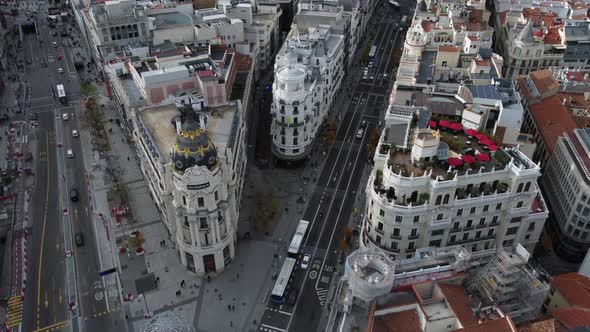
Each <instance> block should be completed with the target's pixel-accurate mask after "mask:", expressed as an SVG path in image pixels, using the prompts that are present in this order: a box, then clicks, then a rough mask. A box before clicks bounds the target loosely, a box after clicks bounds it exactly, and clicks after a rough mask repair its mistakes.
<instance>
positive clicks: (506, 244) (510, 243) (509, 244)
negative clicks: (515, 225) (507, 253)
mask: <svg viewBox="0 0 590 332" xmlns="http://www.w3.org/2000/svg"><path fill="white" fill-rule="evenodd" d="M513 243H514V240H506V241H504V242H502V245H503V246H504V247H508V246H511V245H512V244H513Z"/></svg>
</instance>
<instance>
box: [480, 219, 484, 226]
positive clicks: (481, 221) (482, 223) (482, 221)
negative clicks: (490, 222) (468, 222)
mask: <svg viewBox="0 0 590 332" xmlns="http://www.w3.org/2000/svg"><path fill="white" fill-rule="evenodd" d="M485 224H486V218H481V219H479V225H480V226H483V225H485Z"/></svg>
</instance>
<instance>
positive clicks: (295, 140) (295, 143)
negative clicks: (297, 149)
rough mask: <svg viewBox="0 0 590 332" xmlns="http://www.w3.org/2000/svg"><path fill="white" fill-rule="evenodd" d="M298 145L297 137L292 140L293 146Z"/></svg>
mask: <svg viewBox="0 0 590 332" xmlns="http://www.w3.org/2000/svg"><path fill="white" fill-rule="evenodd" d="M297 144H299V140H298V139H297V137H294V138H293V145H297Z"/></svg>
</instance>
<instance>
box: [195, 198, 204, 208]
mask: <svg viewBox="0 0 590 332" xmlns="http://www.w3.org/2000/svg"><path fill="white" fill-rule="evenodd" d="M197 205H198V206H199V207H203V206H205V199H204V198H203V197H199V198H197Z"/></svg>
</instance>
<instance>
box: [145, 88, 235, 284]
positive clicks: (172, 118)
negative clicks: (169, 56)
mask: <svg viewBox="0 0 590 332" xmlns="http://www.w3.org/2000/svg"><path fill="white" fill-rule="evenodd" d="M242 117H243V114H242V112H241V109H240V104H239V103H237V104H236V105H229V106H226V107H216V108H209V107H207V106H206V102H205V99H204V98H203V96H202V95H200V94H196V95H195V94H193V95H190V96H189V97H185V98H184V99H183V100H179V101H177V102H176V104H172V105H167V106H164V107H151V108H147V109H144V110H141V111H140V112H138V117H137V119H136V126H137V127H138V130H137V132H138V135H137V136H138V139H139V144H138V150H139V151H138V154H139V155H140V158H141V159H142V163H141V167H142V171H143V173H144V175H145V176H146V179H147V180H148V185H149V188H150V193H151V194H152V196H153V197H154V199H155V201H156V204H157V206H158V208H159V210H160V212H161V214H162V216H163V221H164V224H165V225H166V226H167V228H168V231H169V232H170V235H171V237H172V238H173V239H174V241H175V242H176V244H177V245H176V249H177V250H178V254H179V257H180V260H181V262H182V264H183V265H185V266H186V268H187V270H189V271H191V272H194V273H196V274H199V275H203V274H215V273H219V272H222V271H223V270H224V269H225V268H226V267H227V266H228V265H229V264H230V262H231V261H232V260H233V258H234V256H235V245H236V238H237V236H236V232H237V221H238V215H239V207H240V197H241V191H242V188H243V182H244V174H245V172H244V170H245V166H246V165H245V164H246V155H245V147H244V145H243V143H242V142H244V141H245V138H244V135H245V131H246V129H245V125H244V121H243V118H242Z"/></svg>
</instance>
